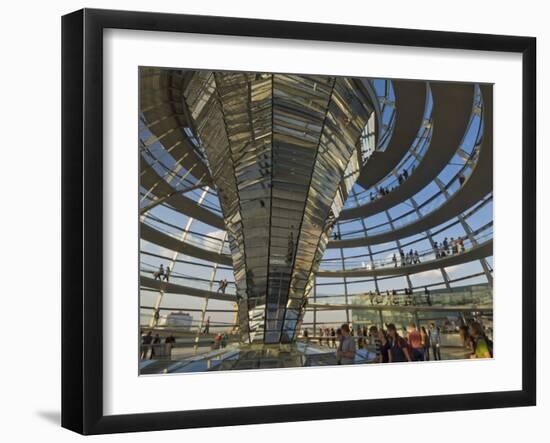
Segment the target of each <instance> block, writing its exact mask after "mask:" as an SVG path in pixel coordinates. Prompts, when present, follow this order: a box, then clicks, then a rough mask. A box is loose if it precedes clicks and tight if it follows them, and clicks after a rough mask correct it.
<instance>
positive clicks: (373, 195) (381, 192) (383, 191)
mask: <svg viewBox="0 0 550 443" xmlns="http://www.w3.org/2000/svg"><path fill="white" fill-rule="evenodd" d="M408 178H409V171H407V170H406V169H403V171H401V173H400V174H399V175H398V176H397V181H398V183H399V185H396V186H392V187H391V188H390V187H389V186H380V187H377V188H376V192H373V191H371V192H370V201H371V202H373V201H374V200H376V199H378V198H382V197H384V196H385V195H388V194H389V193H390V192H392V191H393V190H394V189H396V188H397V187H398V186H401V185H402V184H403V182H404V181H405V180H407V179H408Z"/></svg>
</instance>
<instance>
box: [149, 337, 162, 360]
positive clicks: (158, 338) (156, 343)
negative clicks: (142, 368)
mask: <svg viewBox="0 0 550 443" xmlns="http://www.w3.org/2000/svg"><path fill="white" fill-rule="evenodd" d="M159 344H160V335H158V334H155V338H154V339H153V343H152V344H151V356H150V357H149V359H152V358H153V356H155V355H156V352H155V345H159ZM157 348H158V346H157Z"/></svg>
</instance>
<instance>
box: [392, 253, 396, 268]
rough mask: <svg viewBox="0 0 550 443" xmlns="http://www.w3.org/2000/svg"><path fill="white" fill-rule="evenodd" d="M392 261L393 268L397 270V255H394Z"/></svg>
mask: <svg viewBox="0 0 550 443" xmlns="http://www.w3.org/2000/svg"><path fill="white" fill-rule="evenodd" d="M392 261H393V267H394V268H397V257H396V256H395V253H394V254H393V257H392Z"/></svg>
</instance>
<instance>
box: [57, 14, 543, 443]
mask: <svg viewBox="0 0 550 443" xmlns="http://www.w3.org/2000/svg"><path fill="white" fill-rule="evenodd" d="M535 50H536V42H535V39H534V38H529V37H512V36H497V35H483V34H463V33H451V32H435V31H421V30H408V29H388V28H373V27H357V26H347V25H336V24H319V23H298V22H280V21H269V20H252V19H242V18H228V17H207V16H189V15H175V14H174V15H172V14H158V13H148V12H125V11H108V10H89V9H85V10H81V11H77V12H74V13H72V14H69V15H66V16H64V17H63V33H62V52H63V69H62V75H63V79H62V83H63V85H62V86H63V96H62V102H63V103H62V104H63V128H62V135H63V146H62V151H63V155H62V158H63V165H62V170H63V214H62V217H63V228H62V230H63V247H62V250H63V303H62V306H63V312H62V321H63V325H62V326H63V331H62V332H63V338H62V340H63V342H62V345H63V346H62V350H63V352H62V357H63V362H62V370H63V374H62V379H63V382H62V388H63V389H62V402H63V403H62V425H63V426H64V427H66V428H69V429H72V430H74V431H77V432H80V433H83V434H99V433H113V432H129V431H145V430H160V429H176V428H190V427H205V426H227V425H237V424H251V423H268V422H281V421H298V420H313V419H328V418H345V417H359V416H373V415H387V414H409V413H420V412H433V411H451V410H463V409H482V408H497V407H511V406H528V405H534V404H535V401H536V389H535V387H536V372H535V368H536V354H535V349H536V342H535V337H536V334H535V304H536V303H535V299H536V291H535V257H536V252H535V251H536V238H535V235H536V234H535V220H536V218H535V201H536V199H535V195H536V188H535V130H536V126H535V122H536V118H535V109H536V106H535V72H536V69H535ZM411 380H414V381H415V382H414V383H411Z"/></svg>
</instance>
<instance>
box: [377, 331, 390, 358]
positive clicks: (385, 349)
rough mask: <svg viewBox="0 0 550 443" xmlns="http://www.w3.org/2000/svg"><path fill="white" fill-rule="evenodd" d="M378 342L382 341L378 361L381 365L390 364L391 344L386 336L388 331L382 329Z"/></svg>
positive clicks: (379, 332)
mask: <svg viewBox="0 0 550 443" xmlns="http://www.w3.org/2000/svg"><path fill="white" fill-rule="evenodd" d="M377 338H378V340H379V341H380V357H379V359H378V362H379V363H389V361H390V356H389V354H390V342H389V340H388V336H387V335H386V331H384V330H383V329H380V330H379V331H378V337H377Z"/></svg>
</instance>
